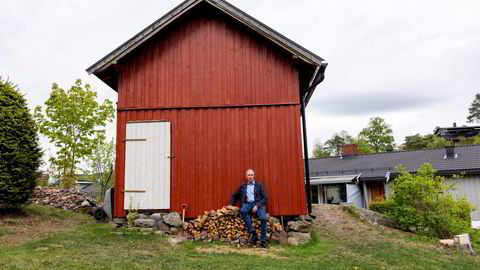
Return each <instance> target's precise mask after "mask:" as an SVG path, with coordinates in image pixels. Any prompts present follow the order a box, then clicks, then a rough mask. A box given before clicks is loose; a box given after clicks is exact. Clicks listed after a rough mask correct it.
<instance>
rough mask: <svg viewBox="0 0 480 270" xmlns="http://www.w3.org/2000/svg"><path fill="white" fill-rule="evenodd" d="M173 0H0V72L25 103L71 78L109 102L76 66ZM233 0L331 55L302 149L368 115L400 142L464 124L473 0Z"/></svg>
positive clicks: (477, 75)
mask: <svg viewBox="0 0 480 270" xmlns="http://www.w3.org/2000/svg"><path fill="white" fill-rule="evenodd" d="M180 2H181V1H180V0H162V1H159V0H156V1H153V0H152V1H99V0H96V1H87V0H82V1H78V0H75V1H66V0H61V1H60V0H57V1H47V0H44V1H34V0H31V1H19V0H6V1H5V0H2V1H1V2H0V7H1V9H2V10H3V12H2V15H1V16H0V25H1V27H0V76H2V77H3V79H6V78H9V79H10V81H12V82H14V83H16V84H18V86H19V88H20V90H21V91H22V92H23V93H26V98H27V100H28V102H29V106H30V108H31V109H33V108H34V107H35V106H37V105H43V102H44V101H45V100H46V99H47V98H48V97H49V93H50V90H51V84H52V83H53V82H57V83H59V84H60V85H61V86H63V87H64V88H69V87H70V86H71V85H72V84H73V83H74V82H75V79H76V78H81V79H82V80H83V81H84V82H87V83H89V84H91V85H92V88H93V89H94V90H95V91H97V92H98V95H99V97H100V98H102V99H104V98H109V99H111V100H114V101H116V100H117V96H116V92H114V91H113V90H112V89H111V88H109V87H108V86H107V85H106V84H104V83H103V82H101V81H100V80H99V79H97V78H96V77H95V76H93V75H92V76H89V75H88V74H87V73H86V72H85V69H86V68H87V67H89V66H90V65H91V64H93V63H94V62H96V61H97V60H99V59H100V58H101V57H103V56H105V55H106V54H107V53H109V52H110V51H112V50H113V49H115V48H116V47H117V46H119V45H120V44H122V43H123V42H125V41H126V40H127V39H129V38H130V37H132V36H133V35H135V34H136V33H138V32H139V31H140V30H142V29H143V28H145V27H146V26H147V25H149V24H150V23H152V22H153V21H155V20H156V19H158V18H159V17H161V16H162V15H163V14H165V13H166V12H168V11H169V10H170V9H172V8H173V7H175V6H176V5H177V4H179V3H180ZM230 2H231V3H232V4H234V5H235V6H237V7H238V8H240V9H242V10H243V11H245V12H247V13H249V14H250V15H252V16H253V17H255V18H257V19H258V20H260V21H262V22H263V23H265V24H267V25H268V26H270V27H272V28H273V29H275V30H277V31H278V32H280V33H282V34H284V35H285V36H287V37H289V38H290V39H292V40H294V41H295V42H297V43H299V44H300V45H302V46H304V47H305V48H307V49H309V50H311V51H313V52H315V53H316V54H317V55H319V56H321V57H322V58H324V59H325V60H326V62H328V63H329V65H328V68H327V71H326V78H325V80H324V82H323V83H322V84H320V85H319V86H318V87H317V90H316V92H315V94H314V96H313V97H312V99H311V101H310V103H309V106H308V108H307V127H308V140H309V146H310V149H311V148H312V145H313V142H314V139H315V138H319V139H320V140H321V141H322V142H325V141H326V140H327V139H329V138H330V137H331V136H332V134H333V133H334V132H337V131H340V130H346V131H348V132H349V133H350V134H352V135H354V136H356V135H357V134H358V132H359V131H360V130H361V129H362V128H363V127H365V126H366V125H367V122H368V119H369V118H370V117H375V116H379V117H382V118H384V119H385V120H386V121H387V122H388V123H390V124H391V125H392V128H393V131H394V136H395V141H396V143H397V144H401V143H402V142H403V140H404V137H405V136H406V135H412V134H415V133H421V134H427V133H431V132H432V131H433V129H434V128H435V127H436V126H451V125H452V123H453V122H456V123H457V124H458V125H463V124H465V123H466V116H467V113H468V106H469V105H470V103H471V102H472V100H473V98H474V94H475V93H476V92H480V15H479V12H480V1H476V0H472V1H459V0H457V1H454V0H451V1H445V0H444V1H439V0H432V1H421V0H415V1H408V0H401V1H384V0H378V1H365V0H364V1H356V0H351V1H346V0H345V1H339V0H332V1H321V0H312V1H310V0H295V1H291V0H283V1H279V0H268V1H267V0H265V1H261V0H231V1H230ZM108 134H109V136H115V129H114V125H111V126H109V130H108ZM41 141H42V146H43V148H44V149H47V154H48V153H49V151H48V148H49V145H48V143H47V140H46V139H45V138H42V139H41ZM50 153H53V151H50Z"/></svg>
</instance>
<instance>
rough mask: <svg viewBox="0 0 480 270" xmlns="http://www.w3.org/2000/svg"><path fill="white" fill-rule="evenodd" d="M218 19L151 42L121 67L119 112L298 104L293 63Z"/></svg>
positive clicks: (180, 27)
mask: <svg viewBox="0 0 480 270" xmlns="http://www.w3.org/2000/svg"><path fill="white" fill-rule="evenodd" d="M235 27H236V24H234V23H229V22H228V21H226V20H221V19H219V18H217V17H213V16H212V17H210V18H205V17H193V18H191V19H190V20H184V23H181V24H177V25H175V26H174V27H173V28H172V29H169V30H168V31H166V32H165V33H164V34H163V35H161V36H158V37H154V38H152V39H151V40H150V41H149V42H148V44H147V45H146V46H143V47H142V48H141V49H140V50H136V51H134V52H133V53H132V54H131V55H130V56H129V57H128V59H127V60H126V61H125V63H124V64H122V66H124V68H123V69H122V72H121V75H120V82H119V89H118V94H119V98H118V107H120V108H152V107H155V108H156V107H170V106H175V107H190V106H205V105H233V104H271V103H285V102H297V103H298V102H299V88H298V84H299V83H298V75H297V70H296V69H295V68H294V66H293V65H292V64H291V61H292V58H291V57H288V56H287V55H285V54H282V53H280V51H279V50H277V49H275V48H272V47H271V46H269V45H268V43H267V41H264V40H263V39H261V38H259V37H256V36H254V35H252V34H249V33H248V32H241V31H239V30H238V29H236V28H235Z"/></svg>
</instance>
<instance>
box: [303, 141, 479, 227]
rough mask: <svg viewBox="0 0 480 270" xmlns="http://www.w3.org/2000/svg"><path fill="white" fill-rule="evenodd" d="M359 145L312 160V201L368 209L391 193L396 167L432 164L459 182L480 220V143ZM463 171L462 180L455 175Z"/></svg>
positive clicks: (460, 192) (411, 169)
mask: <svg viewBox="0 0 480 270" xmlns="http://www.w3.org/2000/svg"><path fill="white" fill-rule="evenodd" d="M355 149H356V146H355V145H347V148H344V154H343V156H339V157H326V158H318V159H310V160H309V165H310V178H311V192H312V202H315V203H338V204H341V203H350V204H355V205H356V206H357V207H362V208H368V204H369V203H371V202H372V201H382V200H384V198H385V197H386V196H388V194H389V192H390V191H389V186H388V182H390V181H395V180H394V179H395V177H396V176H397V175H398V174H397V173H396V171H395V167H396V166H398V165H403V166H404V167H405V169H406V170H407V171H409V172H412V173H414V172H416V171H417V170H418V168H419V167H420V166H421V165H422V164H424V163H430V164H431V165H432V166H433V167H434V168H435V169H436V170H437V175H441V176H444V177H445V179H446V181H455V183H456V189H455V190H454V191H453V193H454V195H455V196H465V197H466V198H467V199H468V200H469V201H470V202H471V203H472V204H474V205H475V207H476V209H475V211H473V212H472V221H480V145H466V146H457V147H446V148H434V149H421V150H410V151H398V152H385V153H377V154H366V155H357V154H356V153H355ZM459 174H463V175H464V177H463V178H462V179H460V180H458V181H457V180H451V177H452V176H453V175H459Z"/></svg>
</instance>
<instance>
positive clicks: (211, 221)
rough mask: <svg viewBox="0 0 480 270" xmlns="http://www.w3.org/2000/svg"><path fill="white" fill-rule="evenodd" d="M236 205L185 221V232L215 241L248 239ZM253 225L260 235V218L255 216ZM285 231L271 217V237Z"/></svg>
mask: <svg viewBox="0 0 480 270" xmlns="http://www.w3.org/2000/svg"><path fill="white" fill-rule="evenodd" d="M239 212H240V211H239V208H238V207H236V206H226V207H223V208H221V209H218V210H211V211H205V213H204V215H201V216H198V218H197V219H194V220H192V221H189V222H186V223H184V228H183V229H184V232H185V233H187V237H190V238H192V239H198V240H214V241H218V240H220V241H232V240H240V241H246V240H247V239H248V233H247V231H246V229H245V228H244V223H243V219H242V217H241V216H240V214H239ZM252 226H253V228H254V229H255V230H256V232H257V235H258V236H260V220H259V219H258V218H256V217H255V216H254V217H253V220H252ZM282 231H283V228H282V225H281V224H280V223H279V222H278V220H277V219H276V218H273V217H269V220H268V233H269V235H270V239H272V238H275V235H278V234H279V233H280V232H282Z"/></svg>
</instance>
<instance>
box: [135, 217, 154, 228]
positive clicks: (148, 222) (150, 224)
mask: <svg viewBox="0 0 480 270" xmlns="http://www.w3.org/2000/svg"><path fill="white" fill-rule="evenodd" d="M134 224H135V227H143V228H154V227H155V220H153V219H150V218H149V219H147V218H139V219H135V222H134Z"/></svg>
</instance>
